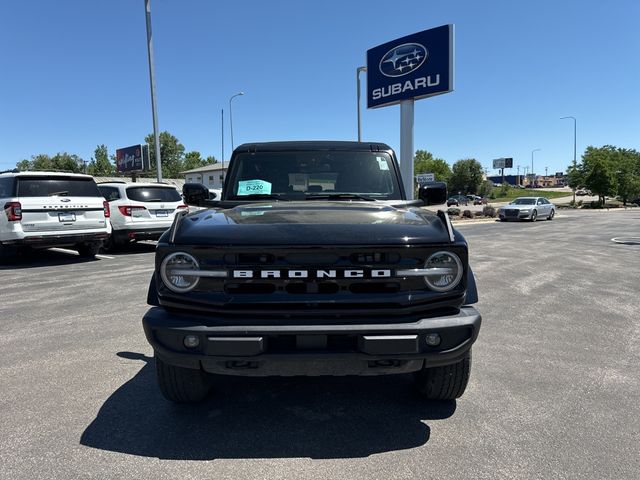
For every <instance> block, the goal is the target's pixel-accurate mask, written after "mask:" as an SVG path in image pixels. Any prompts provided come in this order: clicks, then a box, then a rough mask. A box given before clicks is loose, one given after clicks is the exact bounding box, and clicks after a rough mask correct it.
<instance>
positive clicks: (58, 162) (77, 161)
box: [51, 152, 84, 173]
mask: <svg viewBox="0 0 640 480" xmlns="http://www.w3.org/2000/svg"><path fill="white" fill-rule="evenodd" d="M51 164H52V165H53V169H54V170H64V171H67V172H73V173H80V172H83V171H84V161H83V160H82V158H80V157H79V156H78V155H74V154H70V153H67V152H59V153H56V154H55V155H54V156H53V157H51Z"/></svg>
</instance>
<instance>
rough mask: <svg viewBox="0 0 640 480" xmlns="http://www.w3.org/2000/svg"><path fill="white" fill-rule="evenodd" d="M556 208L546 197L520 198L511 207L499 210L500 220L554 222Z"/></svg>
mask: <svg viewBox="0 0 640 480" xmlns="http://www.w3.org/2000/svg"><path fill="white" fill-rule="evenodd" d="M555 214H556V206H555V205H554V204H553V203H551V202H550V201H549V200H548V199H546V198H544V197H518V198H516V199H515V200H513V201H512V202H511V203H510V204H509V205H505V206H504V207H500V208H498V218H499V219H500V220H501V221H505V220H531V221H532V222H535V221H536V220H538V219H539V218H546V219H547V220H552V219H553V217H554V216H555Z"/></svg>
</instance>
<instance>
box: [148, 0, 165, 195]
mask: <svg viewBox="0 0 640 480" xmlns="http://www.w3.org/2000/svg"><path fill="white" fill-rule="evenodd" d="M144 10H145V15H146V19H147V55H148V57H149V82H150V83H151V114H152V115H153V138H154V140H155V144H156V145H155V147H156V148H155V151H156V174H157V178H156V179H157V181H158V183H161V182H162V159H161V158H160V134H159V132H158V107H157V105H156V81H155V77H154V71H153V43H152V41H151V0H144Z"/></svg>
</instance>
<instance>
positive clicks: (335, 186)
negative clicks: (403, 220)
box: [226, 151, 401, 200]
mask: <svg viewBox="0 0 640 480" xmlns="http://www.w3.org/2000/svg"><path fill="white" fill-rule="evenodd" d="M233 162H234V163H233V165H234V168H233V170H232V172H231V174H230V177H229V178H228V183H227V184H226V188H227V189H228V190H229V197H228V199H233V200H243V199H249V198H260V197H264V198H269V197H271V198H280V199H286V200H303V199H307V198H314V197H329V198H345V199H349V195H344V194H357V195H361V196H363V197H364V196H366V197H370V198H373V199H380V200H396V199H400V198H401V196H400V189H399V186H398V184H397V177H396V173H395V171H394V169H393V163H392V160H391V157H390V156H389V155H388V154H386V153H380V152H342V151H340V152H337V151H332V152H331V151H329V152H327V151H315V152H314V151H311V152H309V151H306V152H263V153H255V154H250V153H241V154H239V155H237V156H236V157H235V158H234V160H233ZM341 194H343V195H341Z"/></svg>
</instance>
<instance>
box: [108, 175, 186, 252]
mask: <svg viewBox="0 0 640 480" xmlns="http://www.w3.org/2000/svg"><path fill="white" fill-rule="evenodd" d="M98 189H99V190H100V193H102V196H103V197H104V198H105V199H106V200H107V201H108V202H109V206H110V208H111V226H112V228H113V231H112V233H111V237H110V238H109V241H108V242H107V244H106V245H105V247H106V248H107V250H115V249H117V248H118V247H120V246H122V245H124V244H126V243H129V242H132V241H136V240H157V239H159V238H160V236H161V235H162V234H163V233H164V232H165V231H166V230H167V229H168V228H169V227H170V226H171V224H172V223H173V218H174V216H175V214H176V213H177V212H179V211H180V210H181V209H183V208H188V207H187V206H186V205H185V204H184V202H183V201H182V195H180V192H178V190H176V188H175V187H173V186H171V185H165V184H162V183H125V182H106V183H99V184H98Z"/></svg>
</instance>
